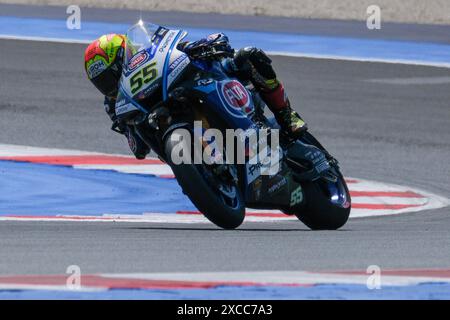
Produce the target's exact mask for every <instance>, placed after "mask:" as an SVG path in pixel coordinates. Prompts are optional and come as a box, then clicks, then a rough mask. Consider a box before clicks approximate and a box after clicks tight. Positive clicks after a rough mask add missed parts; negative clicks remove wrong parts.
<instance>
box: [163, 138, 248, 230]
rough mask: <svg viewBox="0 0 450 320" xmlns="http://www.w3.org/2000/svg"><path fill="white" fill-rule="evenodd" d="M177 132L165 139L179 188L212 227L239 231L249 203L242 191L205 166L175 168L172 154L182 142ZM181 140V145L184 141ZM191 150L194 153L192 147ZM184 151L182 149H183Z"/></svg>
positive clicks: (194, 165)
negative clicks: (245, 201) (212, 224)
mask: <svg viewBox="0 0 450 320" xmlns="http://www.w3.org/2000/svg"><path fill="white" fill-rule="evenodd" d="M177 135H178V134H177V133H176V131H174V132H171V133H170V134H168V136H167V137H166V139H165V152H166V158H167V161H168V163H169V165H170V167H171V168H172V171H173V173H174V174H175V177H176V179H177V181H178V184H179V185H180V187H181V188H182V190H183V193H184V194H186V195H187V196H188V197H189V199H190V200H191V201H192V203H193V204H194V205H195V207H196V208H197V209H198V210H199V211H200V212H201V213H203V215H204V216H205V217H206V218H207V219H208V220H210V221H211V222H212V223H214V224H215V225H217V226H218V227H220V228H223V229H235V228H237V227H239V226H240V225H241V224H242V222H243V221H244V218H245V203H244V199H243V196H242V194H241V191H240V190H239V188H238V186H237V185H236V184H235V183H234V182H229V181H228V182H226V181H221V180H220V179H219V178H218V177H216V176H215V175H214V174H212V173H211V172H210V169H209V168H208V167H209V166H207V165H205V164H185V163H181V164H174V163H173V162H172V157H171V155H172V150H174V148H177V149H176V150H180V143H185V139H180V137H179V136H177ZM180 140H181V141H180ZM184 147H186V148H187V147H189V149H186V148H185V149H183V150H191V149H190V147H191V146H184ZM181 148H182V147H181Z"/></svg>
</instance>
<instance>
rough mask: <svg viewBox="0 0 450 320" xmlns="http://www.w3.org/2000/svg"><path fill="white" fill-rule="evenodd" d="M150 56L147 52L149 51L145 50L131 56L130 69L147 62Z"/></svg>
mask: <svg viewBox="0 0 450 320" xmlns="http://www.w3.org/2000/svg"><path fill="white" fill-rule="evenodd" d="M149 57H150V56H149V54H148V53H147V51H143V52H141V53H138V54H136V55H135V56H134V57H133V58H131V60H130V62H129V63H128V71H133V70H135V69H136V68H137V67H139V66H140V65H142V64H143V63H144V62H146V61H147V60H148V58H149Z"/></svg>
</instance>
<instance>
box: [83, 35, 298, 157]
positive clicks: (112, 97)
mask: <svg viewBox="0 0 450 320" xmlns="http://www.w3.org/2000/svg"><path fill="white" fill-rule="evenodd" d="M125 43H126V38H125V36H124V35H119V34H109V35H103V36H101V37H100V38H98V39H97V40H95V41H94V42H92V43H91V44H90V45H89V46H88V47H87V49H86V51H85V70H86V73H87V76H88V78H89V80H90V81H91V82H92V83H93V84H94V85H95V87H96V88H97V89H98V90H99V91H100V92H101V93H102V94H104V95H105V102H104V105H105V111H106V112H107V114H108V115H109V117H110V118H111V120H112V121H113V122H115V123H116V121H117V119H116V115H115V103H116V97H117V93H118V86H119V80H120V77H121V74H122V63H123V56H124V53H125ZM217 44H219V48H220V50H223V51H228V52H229V53H230V54H231V55H232V56H233V57H232V58H224V59H223V66H224V67H225V70H226V71H227V72H228V73H229V74H230V75H232V76H235V77H236V78H238V79H240V80H250V81H251V83H252V84H253V86H254V87H255V89H256V90H258V92H259V94H260V96H261V98H262V100H263V101H264V102H265V103H266V105H267V106H268V107H269V109H270V110H271V111H272V112H273V114H274V115H275V119H276V120H277V122H278V124H279V125H280V127H281V129H282V130H284V131H286V132H287V133H288V134H289V135H290V136H292V137H299V136H300V135H301V133H302V132H304V131H305V130H306V129H307V126H306V124H305V122H304V121H303V120H302V119H301V117H300V116H299V115H298V114H297V112H295V111H294V110H292V108H291V105H290V102H289V99H288V97H287V95H286V92H285V89H284V86H283V84H282V83H281V82H280V81H279V80H278V79H277V76H276V73H275V71H274V69H273V67H272V64H271V62H272V61H271V59H270V58H269V57H268V56H267V55H266V54H265V53H264V51H262V50H261V49H258V48H254V47H246V48H242V49H240V50H238V51H237V52H234V50H233V49H232V48H231V47H230V45H229V42H228V38H227V36H225V35H224V34H222V33H217V34H212V35H210V36H208V37H207V38H204V39H201V40H198V41H194V42H181V43H180V44H179V45H178V47H177V48H178V49H179V50H181V51H183V52H185V53H186V54H187V55H188V56H189V57H190V58H191V59H195V58H196V54H197V53H198V52H199V51H201V50H204V48H207V47H208V46H217ZM118 128H119V130H120V131H121V132H122V133H123V134H124V135H125V136H126V137H127V140H128V145H129V147H130V149H131V151H132V152H133V154H134V155H135V157H136V158H137V159H144V158H145V157H146V155H147V154H148V153H149V152H150V149H149V147H148V146H147V144H146V143H145V142H144V141H143V140H142V139H141V138H140V137H139V135H138V134H137V133H136V132H135V130H134V127H132V126H128V125H126V124H123V123H118Z"/></svg>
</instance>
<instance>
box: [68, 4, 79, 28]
mask: <svg viewBox="0 0 450 320" xmlns="http://www.w3.org/2000/svg"><path fill="white" fill-rule="evenodd" d="M66 13H67V14H68V15H69V16H68V17H67V20H66V26H67V29H69V30H80V29H81V9H80V7H79V6H77V5H70V6H68V7H67V9H66Z"/></svg>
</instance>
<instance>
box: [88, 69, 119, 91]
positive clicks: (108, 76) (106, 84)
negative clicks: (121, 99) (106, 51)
mask: <svg viewBox="0 0 450 320" xmlns="http://www.w3.org/2000/svg"><path fill="white" fill-rule="evenodd" d="M119 80H120V72H118V71H114V70H113V69H112V68H111V67H109V68H108V69H106V70H105V71H103V72H102V73H100V74H99V75H98V76H97V77H95V78H93V79H92V80H91V81H92V83H93V84H94V86H95V87H96V88H97V89H98V90H99V91H100V92H101V93H102V94H104V95H105V96H108V97H115V96H116V95H117V91H118V86H119Z"/></svg>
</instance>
